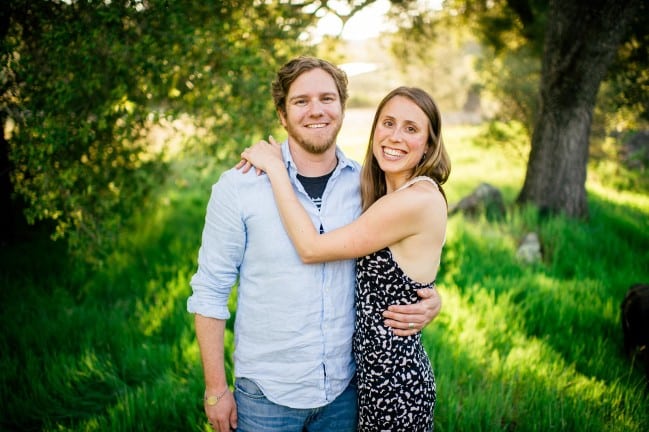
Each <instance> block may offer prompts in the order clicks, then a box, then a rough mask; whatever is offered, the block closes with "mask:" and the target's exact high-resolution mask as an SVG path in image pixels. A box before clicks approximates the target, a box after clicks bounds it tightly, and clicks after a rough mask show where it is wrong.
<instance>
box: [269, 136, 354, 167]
mask: <svg viewBox="0 0 649 432" xmlns="http://www.w3.org/2000/svg"><path fill="white" fill-rule="evenodd" d="M281 146H282V158H283V159H284V165H285V166H286V169H288V170H289V172H291V171H293V172H296V173H297V167H296V165H295V162H293V156H291V152H290V151H289V149H288V139H286V140H285V141H284V142H283V143H282V145H281ZM336 157H337V158H338V164H337V165H336V168H335V169H334V174H335V173H336V172H338V171H341V170H343V169H345V168H349V169H351V170H352V171H358V168H359V165H358V164H355V163H353V162H352V161H351V160H350V159H348V158H347V156H345V154H344V153H343V151H342V150H341V149H340V147H338V146H336Z"/></svg>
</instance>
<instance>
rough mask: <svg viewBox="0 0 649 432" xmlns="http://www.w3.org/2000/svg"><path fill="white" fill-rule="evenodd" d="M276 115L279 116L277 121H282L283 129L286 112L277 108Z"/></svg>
mask: <svg viewBox="0 0 649 432" xmlns="http://www.w3.org/2000/svg"><path fill="white" fill-rule="evenodd" d="M277 116H278V117H279V121H280V122H282V126H284V129H286V113H284V112H283V111H282V110H280V109H278V110H277Z"/></svg>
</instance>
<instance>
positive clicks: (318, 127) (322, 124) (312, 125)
mask: <svg viewBox="0 0 649 432" xmlns="http://www.w3.org/2000/svg"><path fill="white" fill-rule="evenodd" d="M325 126H327V125H326V123H318V124H311V125H307V126H306V127H308V128H309V129H320V128H323V127H325Z"/></svg>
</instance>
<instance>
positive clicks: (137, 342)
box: [0, 111, 649, 432]
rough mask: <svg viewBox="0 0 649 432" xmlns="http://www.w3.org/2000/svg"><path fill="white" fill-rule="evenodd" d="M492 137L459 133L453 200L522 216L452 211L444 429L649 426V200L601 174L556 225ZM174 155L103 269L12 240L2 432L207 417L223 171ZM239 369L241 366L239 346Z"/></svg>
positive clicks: (438, 343)
mask: <svg viewBox="0 0 649 432" xmlns="http://www.w3.org/2000/svg"><path fill="white" fill-rule="evenodd" d="M371 114H372V111H370V116H371ZM349 120H353V121H352V122H348V121H349ZM346 124H349V125H354V124H355V125H356V126H358V127H359V129H357V130H350V131H348V132H345V134H344V135H341V139H340V140H339V144H340V145H341V147H343V149H344V151H346V152H347V153H348V155H349V156H351V157H353V158H355V159H357V160H362V157H363V155H364V152H365V146H366V141H367V136H366V134H367V133H369V120H363V119H362V118H361V117H357V118H356V119H355V121H354V118H352V117H351V116H350V117H349V118H348V119H347V120H346ZM476 133H477V129H476V128H473V127H455V126H454V127H448V128H447V129H446V131H445V135H444V138H445V140H446V143H447V145H448V149H449V153H450V155H451V158H452V162H453V171H452V174H451V178H450V180H449V182H448V184H447V186H446V190H447V193H448V195H449V201H451V202H453V201H457V200H459V199H461V198H462V197H463V196H464V195H466V194H468V193H470V192H471V191H472V190H473V189H474V188H475V187H476V186H477V185H479V184H480V183H482V182H488V183H491V184H493V185H494V186H496V187H498V188H500V189H501V190H502V191H503V196H504V198H505V201H506V204H507V207H508V214H507V217H506V218H505V219H504V220H503V221H500V222H497V223H496V222H489V221H487V220H485V219H484V218H478V219H468V218H465V217H464V216H461V215H456V216H453V217H451V218H450V219H449V225H448V231H447V242H446V245H445V248H444V254H443V257H442V265H441V269H440V274H439V278H438V286H439V288H438V289H439V291H440V293H441V295H442V298H443V309H442V313H441V314H440V316H439V317H438V318H437V320H436V321H435V322H434V323H432V324H431V325H430V326H429V327H427V328H426V329H425V330H424V331H423V340H424V344H425V347H426V349H427V351H428V352H429V353H430V356H431V360H432V363H433V367H434V370H435V374H436V379H437V384H438V387H437V389H438V404H437V408H436V412H435V414H436V415H435V419H436V420H435V423H436V424H435V430H436V431H548V430H561V431H583V432H586V431H588V432H590V431H632V432H641V431H645V430H649V401H648V399H647V396H646V394H645V393H644V387H643V381H642V380H643V376H642V373H641V370H640V368H639V367H637V365H635V366H634V365H633V364H632V363H631V361H630V360H628V359H626V358H625V357H624V356H623V354H622V339H621V331H620V321H619V319H620V318H619V304H620V301H621V299H622V297H623V295H624V292H625V290H626V288H627V287H628V286H629V285H630V283H633V282H636V281H648V280H649V269H648V268H647V266H646V263H647V262H649V229H647V220H649V203H648V202H649V199H648V198H647V197H646V196H644V195H640V194H634V193H631V192H625V193H620V192H615V191H613V190H611V189H610V188H607V187H606V185H601V184H595V183H594V182H591V183H589V184H588V190H589V205H590V210H591V219H590V220H589V221H587V222H578V221H570V220H566V219H562V218H549V219H544V220H541V219H540V218H539V217H538V216H537V214H536V212H535V211H534V210H533V209H531V208H522V209H516V208H515V207H514V206H513V205H512V203H513V201H514V199H515V196H516V193H517V192H518V190H519V188H520V185H521V184H522V178H523V175H524V172H525V166H524V163H522V162H521V161H516V160H510V158H508V157H507V156H505V155H504V154H503V153H501V152H498V151H497V150H491V151H487V150H484V149H481V148H478V147H475V146H474V145H473V143H472V141H471V138H472V137H473V136H475V134H476ZM176 164H177V169H176V170H174V171H172V173H171V175H172V177H171V178H170V179H169V183H168V184H167V185H165V186H164V187H162V188H161V190H160V191H159V194H158V196H157V201H156V205H155V206H152V207H149V208H142V209H141V211H140V212H139V213H138V214H136V215H134V216H133V218H134V219H133V221H134V224H133V225H134V227H135V228H134V229H132V230H125V231H124V232H123V233H122V238H121V241H120V246H119V248H117V249H116V250H115V251H114V253H113V254H112V256H111V257H110V259H109V260H108V261H106V263H105V265H104V267H103V268H101V269H99V270H91V269H89V268H86V267H82V266H79V265H76V264H74V263H70V262H68V261H67V259H66V258H65V253H64V250H65V248H64V245H58V244H54V245H52V244H51V243H50V242H49V240H47V236H46V235H44V236H42V238H41V237H40V236H36V237H34V238H33V239H32V240H31V242H27V243H24V244H22V245H16V246H15V247H13V248H12V249H11V250H2V251H1V256H0V258H1V259H2V262H3V263H4V264H3V267H2V272H1V273H0V284H2V286H1V287H0V320H1V322H2V326H3V332H2V334H1V335H0V350H2V353H3V355H2V357H1V358H0V395H1V398H2V405H3V410H1V411H0V430H21V431H22V430H25V431H29V430H34V431H35V430H43V431H106V430H109V431H135V430H137V431H149V430H150V431H153V430H155V431H160V430H164V431H166V430H209V429H208V426H207V423H206V420H205V416H204V413H203V408H202V400H201V397H202V394H203V376H202V370H201V365H200V354H199V350H198V345H197V343H196V340H195V336H194V331H193V319H192V316H191V315H190V314H188V313H187V312H186V300H187V297H188V296H189V295H190V291H191V289H190V287H189V279H190V277H191V275H192V274H193V272H194V271H195V266H196V254H197V251H198V246H199V244H200V235H201V229H202V225H203V220H204V215H205V213H204V212H205V206H206V204H207V199H208V197H209V190H210V185H211V184H212V183H214V182H215V181H216V180H217V179H218V175H219V174H220V172H221V171H222V170H223V169H224V168H225V167H224V166H219V165H216V164H212V163H208V162H206V161H204V160H201V161H195V160H183V161H177V162H176ZM528 231H536V232H538V234H539V237H540V239H541V242H542V244H543V248H544V250H543V252H544V258H543V260H542V261H541V262H539V263H535V264H526V263H523V262H521V261H520V260H519V259H518V258H517V256H516V248H517V246H518V243H519V241H520V239H521V238H522V237H523V235H524V234H525V233H527V232H528ZM35 262H38V263H41V265H40V266H39V268H38V270H37V271H36V270H35V267H34V263H35ZM230 307H231V309H232V310H233V312H235V311H234V309H235V307H236V305H235V303H234V297H232V298H231V303H230ZM231 329H232V321H230V322H229V323H228V331H227V333H226V339H225V340H226V350H227V352H228V353H229V354H231V353H232V349H233V334H232V331H231ZM226 368H227V371H228V374H229V376H230V379H232V361H231V357H229V358H228V363H227V365H226Z"/></svg>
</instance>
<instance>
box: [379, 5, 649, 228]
mask: <svg viewBox="0 0 649 432" xmlns="http://www.w3.org/2000/svg"><path fill="white" fill-rule="evenodd" d="M392 3H393V6H394V8H393V11H394V13H395V14H396V15H397V16H399V17H401V18H402V19H403V22H405V23H406V25H405V28H406V29H407V36H406V37H409V38H410V40H414V41H415V42H416V40H417V38H418V37H421V35H422V34H423V31H422V30H425V29H427V28H428V27H427V25H430V24H433V25H434V24H436V23H438V22H440V20H439V19H437V21H435V20H428V21H426V18H425V16H426V14H427V13H428V14H430V11H428V12H426V11H423V12H422V11H421V10H419V11H418V7H419V6H418V5H419V2H411V1H405V2H404V1H400V2H392ZM646 9H647V6H646V5H645V3H644V2H642V1H640V0H626V1H615V0H597V1H585V0H584V1H573V2H569V4H568V3H566V2H557V1H549V2H548V1H546V0H499V1H483V0H480V1H465V0H446V1H445V2H444V9H443V14H444V17H446V19H449V20H452V22H453V23H454V24H455V25H463V26H467V27H469V28H470V29H471V31H472V32H473V33H474V34H476V35H477V36H478V37H479V39H480V41H481V42H482V44H483V47H484V50H485V52H486V59H487V61H485V62H484V63H483V66H484V69H483V71H486V72H488V73H489V75H488V76H489V77H490V79H488V80H486V81H484V84H486V85H487V86H490V87H491V90H492V92H493V93H494V94H496V95H497V96H498V100H499V102H501V108H503V109H502V110H501V111H500V115H501V116H502V117H510V118H514V119H517V120H519V121H521V122H522V124H523V125H525V127H526V128H527V129H528V130H529V131H530V132H531V152H530V155H529V159H528V169H527V173H526V178H525V182H524V185H523V188H522V190H521V191H520V194H519V196H518V199H517V201H518V202H519V203H526V202H530V203H533V204H535V205H536V206H537V207H539V208H541V209H544V210H547V211H551V212H562V213H565V214H566V215H568V216H571V217H577V218H579V217H586V216H587V215H588V207H587V200H586V191H585V180H586V168H587V162H588V152H589V136H590V131H591V125H592V117H593V112H594V108H595V104H596V100H597V94H598V90H599V88H600V84H601V83H602V81H603V80H604V79H606V78H607V73H608V71H609V67H611V66H612V65H613V67H612V68H611V71H612V72H615V73H609V75H608V79H609V81H610V82H614V83H616V85H618V86H622V87H623V88H624V89H625V92H624V94H625V95H629V96H628V97H627V98H626V99H622V98H617V106H618V107H619V106H620V105H626V106H627V107H630V106H634V107H635V108H634V110H636V111H635V114H632V115H636V116H638V114H639V113H638V111H637V110H638V107H639V105H640V104H641V103H642V101H646V100H647V99H646V98H647V96H646V95H647V91H646V90H647V84H646V82H647V79H646V77H644V78H642V77H643V76H646V73H644V72H642V71H646V69H647V66H648V64H647V54H646V52H647V48H646V43H644V42H646V39H647V30H646V29H647V28H648V27H649V23H648V22H647V21H648V18H647V15H649V14H647V10H646ZM438 15H439V14H438ZM427 31H429V32H430V29H429V28H428V30H427ZM616 58H617V59H618V61H617V62H616V63H615V60H616ZM624 59H626V61H624ZM631 59H632V60H633V61H629V60H631ZM512 70H513V71H515V72H514V73H512ZM537 77H539V81H536V79H537ZM638 78H640V79H639V80H638ZM535 83H536V84H535ZM531 89H536V90H535V91H534V94H535V95H536V97H534V98H533V99H529V98H528V99H526V95H530V94H531V93H532V91H531ZM639 95H640V96H639ZM642 95H643V96H642ZM528 97H529V96H528ZM645 106H646V105H645ZM639 111H640V113H641V112H642V111H646V108H643V109H640V110H639Z"/></svg>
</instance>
